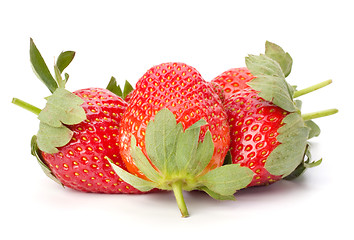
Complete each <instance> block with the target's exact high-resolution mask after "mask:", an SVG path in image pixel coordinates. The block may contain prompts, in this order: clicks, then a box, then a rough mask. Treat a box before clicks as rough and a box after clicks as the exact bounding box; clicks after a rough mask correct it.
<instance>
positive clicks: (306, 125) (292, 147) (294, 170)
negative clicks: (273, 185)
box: [245, 41, 338, 179]
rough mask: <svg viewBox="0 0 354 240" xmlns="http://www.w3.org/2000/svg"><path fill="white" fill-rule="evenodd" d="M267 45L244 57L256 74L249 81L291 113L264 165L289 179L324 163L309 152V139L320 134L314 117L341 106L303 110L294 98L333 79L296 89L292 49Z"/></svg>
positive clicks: (324, 114) (264, 97) (331, 112)
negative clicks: (289, 78)
mask: <svg viewBox="0 0 354 240" xmlns="http://www.w3.org/2000/svg"><path fill="white" fill-rule="evenodd" d="M265 46H266V50H265V54H260V55H249V56H247V57H246V59H245V60H246V61H245V62H246V66H247V68H248V69H249V70H250V72H251V73H252V75H253V76H255V78H254V79H252V80H251V81H249V82H247V85H249V86H250V87H251V88H252V89H254V90H256V91H257V92H258V95H259V96H260V97H262V98H263V99H264V100H266V101H269V102H272V103H273V104H275V105H277V106H278V107H280V108H282V109H283V110H285V111H286V112H287V114H288V115H287V116H286V117H285V118H284V119H283V122H282V126H281V127H280V128H279V129H278V133H279V135H278V136H277V140H278V141H279V142H280V143H281V144H279V146H277V147H276V148H275V149H274V150H273V151H272V152H271V153H270V155H269V156H268V158H267V161H266V164H265V168H266V169H267V170H268V172H269V173H270V174H272V175H281V176H282V177H283V178H285V177H286V176H292V177H289V179H290V178H293V177H295V176H299V175H300V174H301V173H302V172H303V171H304V170H305V169H306V168H309V167H314V166H317V165H319V164H320V163H321V161H317V162H312V163H310V160H309V158H308V156H309V155H310V152H309V148H308V146H309V143H308V139H310V138H312V137H315V136H318V135H319V134H320V128H319V127H318V125H317V124H316V123H314V122H313V121H312V120H311V119H314V118H318V117H324V116H329V115H332V114H335V113H337V112H338V110H337V109H327V110H323V111H318V112H314V113H309V114H302V113H301V105H302V102H301V101H300V100H294V98H297V97H299V96H302V95H304V94H307V93H310V92H313V91H315V90H317V89H320V88H322V87H324V86H327V85H329V84H330V83H331V82H332V81H331V80H327V81H324V82H322V83H319V84H316V85H314V86H311V87H308V88H305V89H303V90H299V91H296V88H295V87H294V86H291V85H290V84H289V83H288V82H287V81H286V77H287V76H288V75H289V74H290V72H291V67H292V63H293V61H292V58H291V56H290V55H289V53H287V52H285V51H284V50H283V49H282V48H281V47H280V46H278V45H276V44H274V43H271V42H268V41H267V42H266V45H265ZM306 158H307V160H305V159H306Z"/></svg>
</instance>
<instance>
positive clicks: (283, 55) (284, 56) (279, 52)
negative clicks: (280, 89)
mask: <svg viewBox="0 0 354 240" xmlns="http://www.w3.org/2000/svg"><path fill="white" fill-rule="evenodd" d="M265 55H266V56H268V57H270V58H271V59H273V60H275V61H276V62H277V63H278V64H279V65H280V67H281V69H282V71H283V73H284V76H285V77H287V76H288V75H289V74H290V72H291V67H292V64H293V59H292V58H291V56H290V54H289V53H287V52H285V51H284V50H283V49H282V48H281V47H280V46H278V45H276V44H275V43H271V42H268V41H266V44H265Z"/></svg>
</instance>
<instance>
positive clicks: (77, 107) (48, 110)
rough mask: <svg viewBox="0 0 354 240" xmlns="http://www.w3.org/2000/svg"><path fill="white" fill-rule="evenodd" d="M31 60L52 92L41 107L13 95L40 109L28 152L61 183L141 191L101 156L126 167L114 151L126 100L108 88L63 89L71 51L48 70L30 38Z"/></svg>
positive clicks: (96, 189)
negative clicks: (53, 69)
mask: <svg viewBox="0 0 354 240" xmlns="http://www.w3.org/2000/svg"><path fill="white" fill-rule="evenodd" d="M30 55H31V63H32V65H33V69H34V71H35V73H36V74H37V76H39V78H40V79H41V80H42V81H43V82H44V83H45V84H46V85H47V87H48V89H49V90H50V91H51V92H52V93H53V95H51V96H50V97H48V98H47V105H46V107H45V108H44V109H43V110H41V109H38V108H36V107H34V106H31V105H29V104H26V103H24V102H23V101H21V100H18V99H14V100H13V103H15V104H17V105H19V106H21V107H24V108H25V109H27V110H30V111H32V112H34V113H36V114H37V115H38V118H39V120H40V129H39V131H38V134H37V136H34V137H33V138H32V155H34V156H36V157H37V160H38V161H39V163H40V165H41V166H42V168H43V170H44V171H45V173H46V174H47V175H48V176H49V177H51V178H52V179H53V180H55V181H56V182H58V183H60V184H62V185H63V186H66V187H69V188H72V189H75V190H78V191H82V192H99V193H141V192H140V191H138V190H137V189H135V188H134V187H132V186H131V185H129V184H127V183H126V182H124V181H123V180H122V179H120V177H119V176H118V175H117V174H116V173H115V171H114V170H113V169H112V167H111V164H109V162H108V160H107V159H106V158H105V157H106V156H107V157H109V158H110V159H112V161H113V162H114V164H117V165H119V166H120V167H122V168H124V169H126V168H125V164H124V162H123V161H122V159H121V157H120V155H119V154H118V153H117V150H116V149H117V148H118V146H117V145H118V133H119V123H120V120H121V118H122V115H123V112H124V111H125V109H126V107H127V105H128V104H127V103H126V102H125V101H123V100H122V99H121V98H120V97H119V96H116V95H115V94H113V93H112V92H110V91H109V90H107V89H101V88H88V89H81V90H78V91H75V92H73V93H71V92H69V91H67V90H66V89H65V88H64V86H65V82H66V81H67V79H68V75H67V74H65V80H63V79H62V78H61V73H62V71H63V70H64V68H65V67H66V66H67V65H68V64H69V63H70V62H71V61H72V59H73V57H74V52H63V53H62V54H61V55H60V56H59V57H58V59H57V63H56V65H55V71H56V75H55V78H56V80H54V78H53V77H52V76H51V74H50V73H49V70H48V68H47V66H46V65H45V63H44V60H43V59H42V57H41V55H40V53H39V51H38V49H37V48H36V46H35V44H34V43H33V41H32V39H31V48H30Z"/></svg>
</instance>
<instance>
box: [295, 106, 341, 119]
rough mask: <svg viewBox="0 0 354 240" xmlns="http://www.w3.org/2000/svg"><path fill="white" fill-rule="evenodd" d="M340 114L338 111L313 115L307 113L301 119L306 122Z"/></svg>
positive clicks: (318, 112) (333, 110)
mask: <svg viewBox="0 0 354 240" xmlns="http://www.w3.org/2000/svg"><path fill="white" fill-rule="evenodd" d="M337 112H338V109H335V108H333V109H326V110H322V111H317V112H312V113H305V114H302V115H301V117H302V119H303V120H304V121H307V120H311V119H315V118H321V117H326V116H329V115H333V114H335V113H337Z"/></svg>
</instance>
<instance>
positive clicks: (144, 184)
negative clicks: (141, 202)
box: [106, 157, 156, 192]
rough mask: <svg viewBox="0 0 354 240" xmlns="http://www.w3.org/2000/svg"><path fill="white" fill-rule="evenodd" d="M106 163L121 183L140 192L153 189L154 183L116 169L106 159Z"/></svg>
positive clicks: (118, 168)
mask: <svg viewBox="0 0 354 240" xmlns="http://www.w3.org/2000/svg"><path fill="white" fill-rule="evenodd" d="M106 159H107V160H108V162H109V163H110V164H111V166H112V168H113V170H114V171H115V172H116V173H117V175H118V176H119V177H120V178H121V179H123V181H125V182H127V183H128V184H130V185H132V186H133V187H135V188H136V189H138V190H140V191H142V192H147V191H150V190H151V189H153V188H155V185H156V184H155V183H153V182H150V181H146V180H144V179H142V178H139V177H137V176H135V175H133V174H131V173H128V172H127V171H125V170H123V169H122V168H120V167H118V166H117V165H115V164H114V163H113V162H112V160H110V159H109V158H108V157H106Z"/></svg>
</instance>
